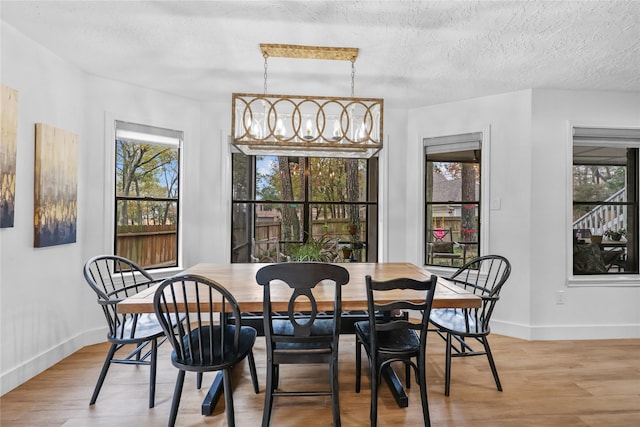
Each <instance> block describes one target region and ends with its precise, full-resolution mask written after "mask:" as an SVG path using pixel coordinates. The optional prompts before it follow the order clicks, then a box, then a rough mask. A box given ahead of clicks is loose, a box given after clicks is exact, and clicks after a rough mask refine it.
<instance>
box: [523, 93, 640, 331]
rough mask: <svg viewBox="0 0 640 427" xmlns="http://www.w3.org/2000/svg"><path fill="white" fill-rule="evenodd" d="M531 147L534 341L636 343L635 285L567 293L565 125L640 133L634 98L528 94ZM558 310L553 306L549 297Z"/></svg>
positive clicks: (637, 97)
mask: <svg viewBox="0 0 640 427" xmlns="http://www.w3.org/2000/svg"><path fill="white" fill-rule="evenodd" d="M532 100H533V102H532V105H533V114H532V122H533V126H532V128H533V133H532V143H531V148H532V149H531V157H532V160H531V162H532V168H531V171H532V179H531V182H532V184H533V185H532V187H531V194H530V198H531V207H532V211H531V220H532V222H531V228H532V230H533V233H532V235H531V243H530V246H531V248H535V250H533V249H532V250H531V259H530V261H529V264H530V265H531V266H544V268H535V267H532V269H531V290H532V291H531V293H530V298H529V299H530V304H531V323H530V327H531V333H530V336H531V337H532V338H533V339H562V338H567V337H575V338H598V337H602V338H617V337H620V338H625V337H636V338H637V337H640V310H639V309H638V302H639V301H640V286H639V285H640V284H639V283H638V281H636V283H635V286H610V285H611V284H609V286H600V287H574V286H571V287H567V281H566V278H567V274H568V272H567V269H568V265H569V264H568V261H567V256H566V254H567V243H568V242H569V238H568V234H567V223H568V222H567V218H568V217H567V215H566V212H567V209H566V206H567V200H570V198H571V194H570V193H569V194H567V193H568V190H567V177H568V176H569V174H570V165H571V160H572V159H571V157H570V153H571V151H570V150H568V147H569V144H570V141H569V138H568V123H569V122H572V123H573V124H581V125H599V126H614V127H615V126H619V127H627V126H636V127H638V126H640V93H616V92H595V91H594V92H584V91H583V92H576V91H561V90H534V91H533V97H532ZM556 291H564V292H565V304H563V305H557V304H555V302H554V300H555V292H556Z"/></svg>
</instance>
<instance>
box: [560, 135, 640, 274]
mask: <svg viewBox="0 0 640 427" xmlns="http://www.w3.org/2000/svg"><path fill="white" fill-rule="evenodd" d="M573 163H574V165H573V218H572V219H573V222H572V233H573V236H574V238H573V273H574V274H575V275H588V274H616V273H638V236H637V234H638V233H637V231H636V230H637V229H638V188H637V185H638V184H637V182H638V171H637V164H638V149H636V148H627V147H624V145H623V144H622V143H618V144H617V146H611V145H608V146H606V145H605V146H602V147H598V146H596V145H594V144H592V145H590V146H574V149H573Z"/></svg>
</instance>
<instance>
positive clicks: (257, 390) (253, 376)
mask: <svg viewBox="0 0 640 427" xmlns="http://www.w3.org/2000/svg"><path fill="white" fill-rule="evenodd" d="M248 359H249V372H250V373H251V382H252V383H253V391H255V393H256V394H258V393H260V387H259V386H258V373H257V372H256V360H255V359H254V358H253V350H251V351H249V356H248Z"/></svg>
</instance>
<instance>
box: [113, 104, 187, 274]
mask: <svg viewBox="0 0 640 427" xmlns="http://www.w3.org/2000/svg"><path fill="white" fill-rule="evenodd" d="M105 122H106V126H105V140H106V141H108V143H107V144H105V159H106V161H107V163H108V165H107V168H106V170H107V171H109V179H107V180H105V195H107V198H108V204H107V206H109V209H105V210H104V216H105V218H104V221H105V224H109V227H108V234H107V238H106V239H105V249H104V253H112V254H116V248H117V221H118V218H117V209H118V202H119V201H121V200H125V199H126V200H131V199H132V197H131V196H129V197H119V196H117V188H116V185H117V177H116V174H117V169H116V152H117V149H116V146H117V143H116V141H117V139H118V136H117V135H118V130H119V129H120V130H122V131H125V132H134V133H137V135H138V136H140V137H141V141H142V140H143V139H144V140H145V142H152V143H154V142H155V143H157V144H159V145H175V146H176V147H177V149H178V185H177V193H178V197H177V198H176V199H171V200H175V202H176V217H177V219H176V248H175V250H176V261H175V264H174V265H168V266H158V267H143V268H145V269H146V270H147V271H157V272H161V275H163V274H171V273H172V272H173V271H180V270H181V269H182V239H181V236H182V233H181V232H182V214H181V210H182V197H183V174H184V172H183V158H184V155H183V144H184V132H183V131H179V130H173V129H169V128H166V127H160V126H156V125H146V124H140V121H137V122H138V123H136V121H131V120H121V119H116V118H115V117H113V116H111V115H109V114H107V115H106V117H105ZM144 135H147V136H148V137H149V139H145V138H144ZM125 139H126V138H125ZM134 199H137V198H134ZM139 199H141V200H150V199H149V198H144V197H141V198H139ZM153 200H159V201H163V200H169V199H168V198H153Z"/></svg>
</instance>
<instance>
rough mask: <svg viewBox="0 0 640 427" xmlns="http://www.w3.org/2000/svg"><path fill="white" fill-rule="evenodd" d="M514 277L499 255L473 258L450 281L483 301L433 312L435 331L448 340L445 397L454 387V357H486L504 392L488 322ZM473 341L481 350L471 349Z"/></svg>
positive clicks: (431, 317)
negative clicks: (479, 345)
mask: <svg viewBox="0 0 640 427" xmlns="http://www.w3.org/2000/svg"><path fill="white" fill-rule="evenodd" d="M510 274H511V264H510V263H509V261H508V260H507V259H506V258H505V257H502V256H500V255H485V256H481V257H478V258H475V259H472V260H471V261H469V262H468V263H467V264H465V265H463V266H462V267H460V268H459V269H458V270H457V271H456V272H454V273H453V275H452V276H451V277H449V278H448V279H447V280H450V281H452V282H454V283H455V284H456V285H458V286H460V287H461V288H463V289H465V290H466V291H468V292H473V293H474V294H475V295H478V296H479V297H480V298H481V299H482V306H481V307H479V308H464V309H463V308H439V309H433V310H431V315H430V321H431V323H432V324H433V325H434V326H435V327H436V332H437V333H438V335H440V337H442V339H444V340H445V341H446V355H445V387H444V394H445V395H446V396H449V390H450V386H451V359H452V358H454V357H468V356H482V355H486V356H487V359H488V360H489V366H490V367H491V372H492V373H493V378H494V380H495V382H496V386H497V388H498V390H499V391H502V385H501V384H500V378H499V377H498V370H497V369H496V365H495V362H494V360H493V355H492V354H491V347H489V339H488V337H489V334H490V333H491V328H490V325H489V321H490V320H491V315H492V314H493V310H494V308H495V306H496V303H497V302H498V300H499V299H500V291H501V290H502V287H503V286H504V284H505V283H506V281H507V279H508V278H509V275H510ZM473 341H477V342H479V343H480V344H482V347H483V349H482V350H474V349H473V348H472V347H471V344H472V342H473Z"/></svg>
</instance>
